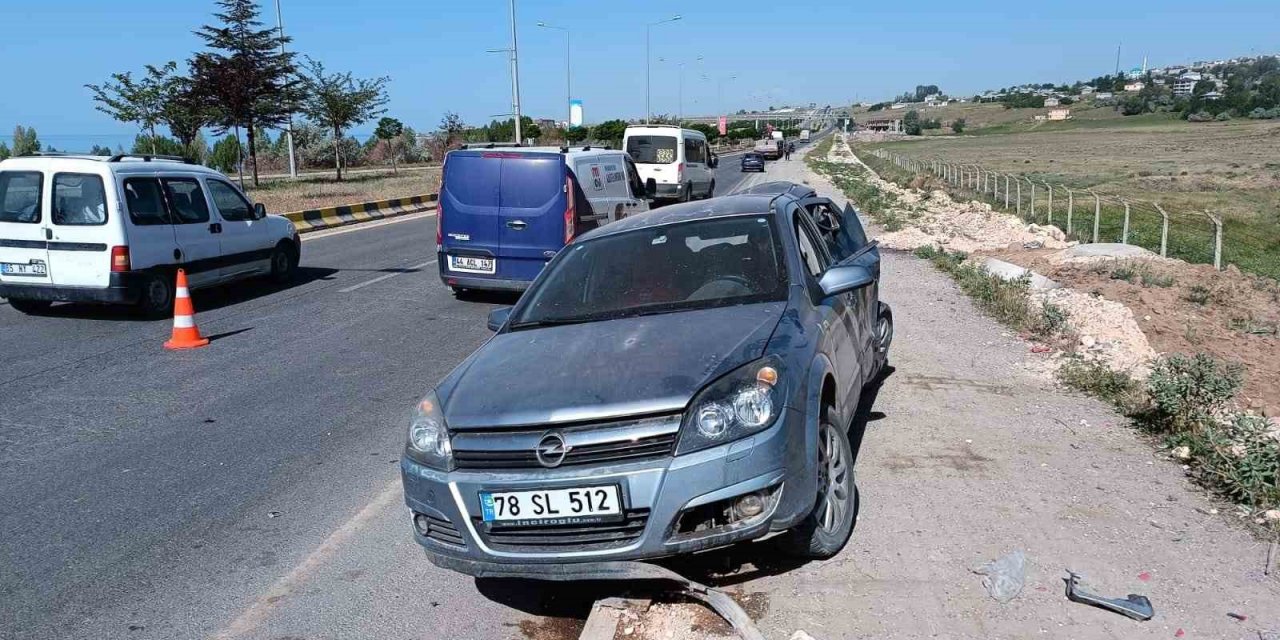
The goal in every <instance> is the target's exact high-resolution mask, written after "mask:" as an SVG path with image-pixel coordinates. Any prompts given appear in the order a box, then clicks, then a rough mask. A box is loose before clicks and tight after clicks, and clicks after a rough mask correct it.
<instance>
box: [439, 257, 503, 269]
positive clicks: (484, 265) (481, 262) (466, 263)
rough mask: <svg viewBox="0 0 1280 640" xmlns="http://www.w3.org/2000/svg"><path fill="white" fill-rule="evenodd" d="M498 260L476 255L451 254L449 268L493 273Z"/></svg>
mask: <svg viewBox="0 0 1280 640" xmlns="http://www.w3.org/2000/svg"><path fill="white" fill-rule="evenodd" d="M495 267H496V261H495V260H494V259H493V258H478V257H475V256H449V269H450V270H451V271H467V272H470V273H493V272H494V271H495V270H496V269H495Z"/></svg>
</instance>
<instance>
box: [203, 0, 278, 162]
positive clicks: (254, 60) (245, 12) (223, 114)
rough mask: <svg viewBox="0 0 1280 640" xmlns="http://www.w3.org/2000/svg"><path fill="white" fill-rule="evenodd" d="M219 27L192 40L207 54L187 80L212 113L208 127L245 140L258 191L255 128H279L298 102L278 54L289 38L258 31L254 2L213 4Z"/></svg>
mask: <svg viewBox="0 0 1280 640" xmlns="http://www.w3.org/2000/svg"><path fill="white" fill-rule="evenodd" d="M218 6H220V7H222V12H221V13H215V14H214V17H216V18H217V19H218V21H219V22H221V23H222V24H221V26H213V25H205V26H203V27H201V28H200V30H199V31H196V32H195V34H196V36H198V37H199V38H200V39H201V40H203V41H204V42H205V45H206V46H207V47H208V48H209V49H210V50H209V51H204V52H201V53H198V54H196V56H195V58H194V59H193V60H192V61H191V71H192V80H193V82H194V86H195V89H194V90H195V92H196V94H197V95H198V96H200V97H202V98H204V99H205V100H206V101H207V102H209V103H210V104H211V106H212V108H213V111H214V113H213V117H212V118H211V119H210V124H212V125H213V126H214V131H215V132H216V133H217V134H218V135H221V134H224V133H226V132H227V131H229V130H231V129H238V128H240V127H243V128H244V129H245V130H246V131H247V132H248V134H249V153H250V155H251V156H252V159H253V184H254V186H257V185H258V163H257V160H258V159H257V150H256V145H254V135H255V132H256V131H257V130H258V127H269V128H272V129H279V128H282V127H283V126H284V125H285V123H287V122H288V121H289V119H290V117H291V116H292V114H293V113H294V112H295V111H297V110H298V105H299V103H300V102H301V101H302V98H303V95H302V89H301V84H302V83H301V81H300V80H299V79H298V78H297V77H296V75H295V73H296V68H295V67H294V64H293V54H292V53H283V52H281V51H280V45H281V44H282V43H284V44H287V43H288V42H289V41H290V39H289V38H279V37H277V35H276V31H275V30H274V29H269V28H268V29H263V28H261V27H262V22H261V21H260V20H259V19H258V3H257V2H256V1H255V0H218Z"/></svg>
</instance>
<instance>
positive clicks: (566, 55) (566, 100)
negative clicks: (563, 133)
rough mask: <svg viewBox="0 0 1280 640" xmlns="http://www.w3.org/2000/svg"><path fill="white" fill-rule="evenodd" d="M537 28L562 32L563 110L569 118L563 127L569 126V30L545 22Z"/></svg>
mask: <svg viewBox="0 0 1280 640" xmlns="http://www.w3.org/2000/svg"><path fill="white" fill-rule="evenodd" d="M538 26H539V27H542V28H543V29H555V30H556V31H563V32H564V108H565V109H566V110H567V113H568V114H569V116H568V117H567V118H565V120H564V122H565V126H569V125H570V124H571V123H572V122H573V106H572V105H573V73H572V72H571V71H570V70H569V61H570V59H571V58H570V57H569V30H568V29H566V28H564V27H556V26H552V25H549V24H547V23H545V22H541V21H539V22H538Z"/></svg>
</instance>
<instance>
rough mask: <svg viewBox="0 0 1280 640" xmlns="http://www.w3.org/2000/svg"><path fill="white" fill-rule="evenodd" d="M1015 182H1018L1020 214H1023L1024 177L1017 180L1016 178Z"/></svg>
mask: <svg viewBox="0 0 1280 640" xmlns="http://www.w3.org/2000/svg"><path fill="white" fill-rule="evenodd" d="M1014 182H1016V183H1018V215H1019V216H1021V215H1022V178H1018V179H1017V180H1014Z"/></svg>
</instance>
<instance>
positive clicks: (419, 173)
mask: <svg viewBox="0 0 1280 640" xmlns="http://www.w3.org/2000/svg"><path fill="white" fill-rule="evenodd" d="M439 182H440V169H439V167H429V168H422V167H415V168H406V169H403V170H401V171H400V174H399V175H393V174H391V173H384V172H369V173H353V174H350V175H348V176H346V177H345V178H344V179H343V181H342V182H337V181H335V180H334V179H333V174H332V173H327V174H324V175H311V174H308V175H306V176H303V177H300V178H298V179H297V180H290V179H288V178H281V179H271V180H265V181H263V183H262V186H260V187H257V188H254V187H253V186H251V185H248V184H247V185H246V186H247V190H248V193H249V197H250V198H253V199H254V201H256V202H261V203H262V204H264V205H266V207H267V211H269V212H271V213H289V212H292V211H305V210H307V209H319V208H322V207H335V206H338V205H345V204H356V203H360V202H372V201H374V200H387V199H390V198H405V197H409V196H418V195H422V194H425V193H433V192H434V191H435V190H436V188H437V187H438V185H439Z"/></svg>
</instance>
